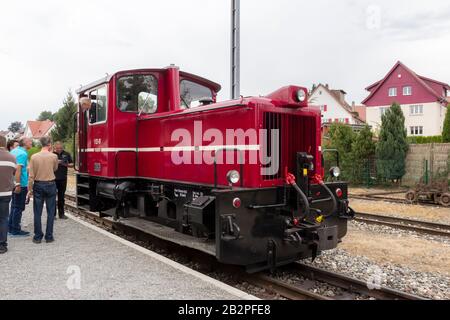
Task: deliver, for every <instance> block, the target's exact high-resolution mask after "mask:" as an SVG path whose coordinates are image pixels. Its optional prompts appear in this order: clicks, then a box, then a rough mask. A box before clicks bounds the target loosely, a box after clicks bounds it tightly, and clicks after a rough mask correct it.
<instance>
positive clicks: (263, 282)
mask: <svg viewBox="0 0 450 320" xmlns="http://www.w3.org/2000/svg"><path fill="white" fill-rule="evenodd" d="M66 199H67V200H68V202H67V203H66V207H67V209H68V210H69V211H70V212H72V213H74V214H76V215H78V216H81V217H83V218H86V219H89V220H91V221H93V222H95V223H96V224H98V225H101V226H102V227H105V228H106V229H108V230H111V231H118V230H120V231H121V232H123V234H125V235H128V236H130V235H133V236H134V237H135V239H140V240H142V239H146V240H147V241H150V242H153V241H156V242H158V244H160V245H161V246H162V247H166V246H169V247H171V248H172V249H173V248H174V247H177V246H176V245H173V244H167V243H166V242H167V241H166V240H163V239H155V238H154V236H152V235H148V234H145V233H144V232H143V231H141V230H137V229H136V230H135V229H132V228H130V227H129V226H123V225H121V223H120V222H117V221H114V220H112V219H110V218H101V217H100V216H99V215H98V214H96V213H93V212H90V211H86V210H80V209H78V208H77V207H76V205H75V197H74V196H73V195H66ZM177 249H179V250H180V252H181V254H186V248H185V247H180V248H177ZM194 251H195V250H194ZM192 255H195V258H196V259H198V260H199V261H208V262H206V264H210V265H213V264H216V262H214V259H213V257H211V256H208V257H205V255H206V254H205V253H201V252H197V251H195V254H191V258H192ZM200 256H203V257H200ZM209 267H211V266H209ZM216 267H217V268H218V269H222V268H223V270H227V268H228V267H227V266H222V265H220V264H219V265H217V266H216ZM206 269H208V267H206ZM282 270H284V271H283V272H288V273H289V274H292V275H297V276H301V277H302V278H304V279H305V280H304V281H302V282H301V283H291V282H288V281H284V280H280V279H278V278H276V277H274V276H270V275H268V274H265V273H258V274H254V275H248V274H246V273H243V272H241V271H237V270H234V269H233V270H232V271H229V272H230V273H231V274H233V275H236V276H237V277H239V279H240V280H241V281H244V282H247V283H250V284H253V285H255V286H258V287H262V288H264V289H266V291H267V292H271V293H273V294H274V295H277V296H281V297H283V298H286V299H289V300H354V299H357V298H358V297H366V298H370V297H371V298H375V299H379V300H426V299H425V298H422V297H419V296H415V295H412V294H408V293H404V292H400V291H396V290H393V289H389V288H379V289H374V290H370V289H369V288H368V286H367V283H365V282H364V281H360V280H358V279H354V278H350V277H347V276H345V275H342V274H339V273H334V272H330V271H326V270H322V269H318V268H315V267H312V266H308V265H305V264H301V263H296V264H292V265H291V266H288V267H285V268H282ZM225 272H227V271H225ZM318 282H319V283H322V284H327V285H331V286H333V287H336V288H338V289H340V290H343V293H341V294H339V295H336V296H335V297H329V296H325V295H323V294H318V293H315V292H313V289H314V287H316V286H317V283H318Z"/></svg>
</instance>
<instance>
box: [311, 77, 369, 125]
mask: <svg viewBox="0 0 450 320" xmlns="http://www.w3.org/2000/svg"><path fill="white" fill-rule="evenodd" d="M346 94H347V93H346V92H345V91H344V90H333V89H330V87H329V86H328V85H323V84H319V85H317V86H314V88H313V90H312V92H311V93H310V96H309V103H310V104H311V105H315V106H320V109H321V111H322V124H324V125H327V124H331V123H343V124H348V125H352V126H361V125H365V122H364V121H363V120H362V119H361V118H360V117H359V115H358V112H357V110H355V106H354V105H353V106H350V105H349V104H348V103H347V101H346V100H345V96H346Z"/></svg>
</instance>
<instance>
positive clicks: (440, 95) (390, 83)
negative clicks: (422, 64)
mask: <svg viewBox="0 0 450 320" xmlns="http://www.w3.org/2000/svg"><path fill="white" fill-rule="evenodd" d="M366 90H367V91H369V92H370V94H369V96H368V97H367V98H366V99H365V100H364V101H363V102H362V103H363V104H364V105H366V107H367V109H366V121H367V123H368V124H369V125H370V126H371V127H373V128H379V127H380V126H381V117H382V115H383V114H384V113H385V112H386V110H388V109H389V108H390V106H391V105H392V104H393V103H394V102H396V103H398V104H400V106H401V108H402V111H403V114H404V115H405V125H406V129H407V132H408V135H409V136H437V135H441V134H442V129H443V123H444V118H445V114H446V111H447V108H446V106H447V103H448V100H449V97H448V94H449V91H450V86H449V85H448V84H447V83H444V82H441V81H437V80H433V79H430V78H427V77H423V76H420V75H418V74H416V73H415V72H414V71H412V70H411V69H409V68H408V67H407V66H405V65H404V64H403V63H402V62H400V61H399V62H397V63H396V64H395V66H394V67H393V68H392V69H391V70H390V71H389V72H388V74H387V75H386V76H385V77H384V78H383V79H382V80H380V81H377V82H375V83H374V84H372V85H370V86H369V87H367V88H366Z"/></svg>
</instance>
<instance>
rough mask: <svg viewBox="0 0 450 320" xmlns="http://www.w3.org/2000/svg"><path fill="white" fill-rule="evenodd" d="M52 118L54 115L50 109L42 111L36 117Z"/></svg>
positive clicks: (41, 119)
mask: <svg viewBox="0 0 450 320" xmlns="http://www.w3.org/2000/svg"><path fill="white" fill-rule="evenodd" d="M54 119H55V115H54V114H53V113H52V112H51V111H42V112H41V114H40V115H39V117H38V118H37V120H38V121H45V120H50V121H53V120H54Z"/></svg>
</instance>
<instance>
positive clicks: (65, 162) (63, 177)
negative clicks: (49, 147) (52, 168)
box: [54, 141, 73, 219]
mask: <svg viewBox="0 0 450 320" xmlns="http://www.w3.org/2000/svg"><path fill="white" fill-rule="evenodd" d="M54 153H55V154H56V155H57V156H58V170H57V171H56V172H55V176H56V188H57V189H58V215H59V218H60V219H67V217H66V216H65V214H64V197H65V195H66V189H67V171H68V168H73V161H72V157H71V156H70V153H68V152H66V151H64V145H63V144H62V143H61V142H59V141H58V142H56V143H55V147H54ZM55 216H56V212H55Z"/></svg>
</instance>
